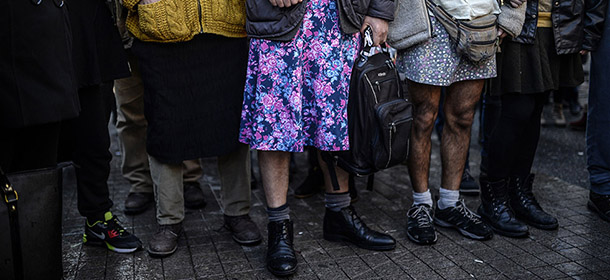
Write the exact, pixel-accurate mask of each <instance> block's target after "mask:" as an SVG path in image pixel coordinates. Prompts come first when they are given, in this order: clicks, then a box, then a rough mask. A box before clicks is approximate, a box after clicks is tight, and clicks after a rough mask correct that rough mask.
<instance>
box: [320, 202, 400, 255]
mask: <svg viewBox="0 0 610 280" xmlns="http://www.w3.org/2000/svg"><path fill="white" fill-rule="evenodd" d="M324 239H326V240H328V241H349V242H351V243H354V245H356V246H358V247H361V248H364V249H369V250H376V251H383V250H392V249H394V248H395V247H396V241H395V240H394V238H392V237H391V236H389V235H387V234H384V233H381V232H377V231H374V230H372V229H370V228H369V227H367V226H366V225H365V224H364V222H362V220H360V217H358V214H356V211H355V210H354V208H353V207H352V206H351V205H350V206H348V207H345V208H343V209H341V211H339V212H335V211H331V210H329V209H328V208H327V209H326V214H325V215H324Z"/></svg>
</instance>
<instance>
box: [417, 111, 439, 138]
mask: <svg viewBox="0 0 610 280" xmlns="http://www.w3.org/2000/svg"><path fill="white" fill-rule="evenodd" d="M437 113H438V112H437V111H436V110H431V109H430V110H416V112H415V114H414V116H413V131H414V132H415V133H416V134H417V133H432V129H433V128H434V122H435V121H436V116H437Z"/></svg>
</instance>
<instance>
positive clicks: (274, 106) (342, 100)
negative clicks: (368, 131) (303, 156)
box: [239, 0, 360, 152]
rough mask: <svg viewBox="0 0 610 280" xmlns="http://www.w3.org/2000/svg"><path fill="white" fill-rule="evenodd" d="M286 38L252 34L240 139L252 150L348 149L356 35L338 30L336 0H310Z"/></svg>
mask: <svg viewBox="0 0 610 280" xmlns="http://www.w3.org/2000/svg"><path fill="white" fill-rule="evenodd" d="M307 6H308V7H307V12H306V13H305V16H304V18H303V22H302V24H301V26H300V28H299V30H298V32H297V34H296V36H295V38H293V39H292V40H291V41H288V42H280V41H270V40H265V39H252V40H251V42H250V54H249V59H248V70H247V74H246V86H245V93H244V103H243V108H242V114H241V126H240V136H239V140H240V141H241V142H243V143H246V144H249V145H250V146H251V147H252V148H253V149H257V150H265V151H287V152H302V151H303V148H304V147H305V146H314V147H316V148H318V149H321V150H328V151H340V150H347V149H349V139H348V133H347V99H348V91H349V80H350V75H351V72H352V66H353V64H354V60H355V59H356V56H357V54H358V49H359V44H360V38H359V35H358V34H353V35H345V34H343V33H342V32H341V29H340V25H339V16H338V11H337V5H336V1H335V0H309V1H308V2H307Z"/></svg>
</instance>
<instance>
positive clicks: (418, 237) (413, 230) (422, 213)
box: [407, 204, 437, 245]
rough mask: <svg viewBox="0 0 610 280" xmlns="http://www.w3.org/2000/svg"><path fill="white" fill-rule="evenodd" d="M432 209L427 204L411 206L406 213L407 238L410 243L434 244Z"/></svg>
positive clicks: (434, 231) (434, 233)
mask: <svg viewBox="0 0 610 280" xmlns="http://www.w3.org/2000/svg"><path fill="white" fill-rule="evenodd" d="M431 212H432V207H431V206H430V205H428V204H419V205H413V206H411V209H409V211H408V212H407V236H408V237H409V239H411V241H413V242H415V243H417V244H420V245H427V244H434V243H436V239H437V236H436V230H435V229H434V224H433V223H432V214H431Z"/></svg>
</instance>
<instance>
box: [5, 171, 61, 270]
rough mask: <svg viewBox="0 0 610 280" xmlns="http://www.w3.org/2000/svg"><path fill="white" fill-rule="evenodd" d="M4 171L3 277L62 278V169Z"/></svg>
mask: <svg viewBox="0 0 610 280" xmlns="http://www.w3.org/2000/svg"><path fill="white" fill-rule="evenodd" d="M64 167H66V165H60V166H58V167H53V168H45V169H39V170H32V171H24V172H18V173H11V174H8V175H6V174H4V173H3V172H1V171H0V183H1V186H0V189H1V191H0V200H1V201H2V202H0V204H5V205H0V206H1V207H0V248H1V249H0V278H1V279H7V280H8V279H18V280H19V279H61V278H62V277H63V269H62V254H61V248H62V246H61V220H62V194H61V191H62V170H63V168H64Z"/></svg>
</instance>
